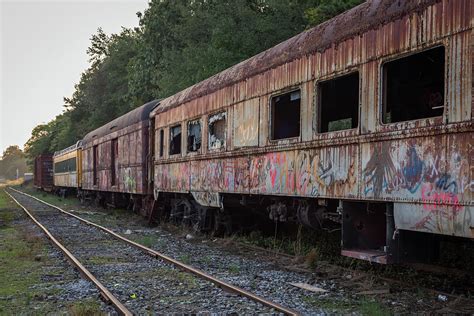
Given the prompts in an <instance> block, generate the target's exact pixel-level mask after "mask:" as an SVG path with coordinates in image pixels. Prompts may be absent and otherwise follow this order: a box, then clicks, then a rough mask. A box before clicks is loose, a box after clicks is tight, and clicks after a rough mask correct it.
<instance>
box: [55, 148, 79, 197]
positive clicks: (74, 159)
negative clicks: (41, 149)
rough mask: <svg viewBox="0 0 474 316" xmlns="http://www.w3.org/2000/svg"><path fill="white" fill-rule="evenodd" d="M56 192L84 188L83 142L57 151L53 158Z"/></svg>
mask: <svg viewBox="0 0 474 316" xmlns="http://www.w3.org/2000/svg"><path fill="white" fill-rule="evenodd" d="M53 164H54V186H55V188H56V190H62V189H64V190H68V189H78V188H80V187H81V186H82V180H81V179H82V167H81V166H82V142H81V141H78V142H77V143H76V144H74V145H72V146H70V147H68V148H66V149H63V150H60V151H57V152H55V153H54V156H53Z"/></svg>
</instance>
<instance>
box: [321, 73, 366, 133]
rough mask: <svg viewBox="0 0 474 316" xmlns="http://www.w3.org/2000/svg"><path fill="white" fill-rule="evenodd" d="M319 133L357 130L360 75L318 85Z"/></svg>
mask: <svg viewBox="0 0 474 316" xmlns="http://www.w3.org/2000/svg"><path fill="white" fill-rule="evenodd" d="M318 92H319V132H320V133H327V132H334V131H340V130H345V129H352V128H356V127H357V126H358V124H359V73H358V72H356V73H351V74H349V75H345V76H341V77H337V78H334V79H330V80H327V81H323V82H320V83H319V84H318Z"/></svg>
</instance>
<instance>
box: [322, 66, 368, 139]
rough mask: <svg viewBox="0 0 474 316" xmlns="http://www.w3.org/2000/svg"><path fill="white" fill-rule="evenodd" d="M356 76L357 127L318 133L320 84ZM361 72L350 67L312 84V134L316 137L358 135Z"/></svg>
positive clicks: (360, 106)
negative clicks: (357, 92) (357, 86)
mask: <svg viewBox="0 0 474 316" xmlns="http://www.w3.org/2000/svg"><path fill="white" fill-rule="evenodd" d="M355 73H357V74H358V77H359V96H358V101H357V126H356V127H354V128H348V129H341V130H338V131H327V132H320V130H321V129H320V127H321V115H322V110H321V91H320V84H321V83H324V82H327V81H330V80H334V79H338V78H341V77H345V76H349V75H352V74H355ZM362 77H363V74H362V71H361V69H360V67H359V66H356V67H351V68H348V69H346V70H344V71H338V72H333V73H331V74H328V75H326V76H321V77H320V78H318V79H317V80H316V81H315V82H314V87H313V88H314V90H313V91H314V121H313V122H314V124H313V134H315V135H317V136H324V135H334V134H337V133H339V134H347V133H349V134H354V133H358V132H359V130H360V124H361V122H360V120H361V108H362V91H363V89H362V88H363V86H362V85H363V82H362Z"/></svg>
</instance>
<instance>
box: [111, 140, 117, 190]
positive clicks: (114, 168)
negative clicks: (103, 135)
mask: <svg viewBox="0 0 474 316" xmlns="http://www.w3.org/2000/svg"><path fill="white" fill-rule="evenodd" d="M111 145H112V150H111V153H112V155H111V156H112V157H111V159H112V166H111V167H112V179H111V185H112V186H114V185H116V184H117V183H118V181H117V175H118V159H117V157H118V139H117V138H114V139H112V143H111Z"/></svg>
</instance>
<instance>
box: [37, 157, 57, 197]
mask: <svg viewBox="0 0 474 316" xmlns="http://www.w3.org/2000/svg"><path fill="white" fill-rule="evenodd" d="M33 182H34V185H35V187H37V188H39V189H42V190H45V191H51V190H52V189H53V186H54V183H53V156H52V155H50V154H42V155H39V156H37V157H36V158H35V165H34V181H33Z"/></svg>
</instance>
